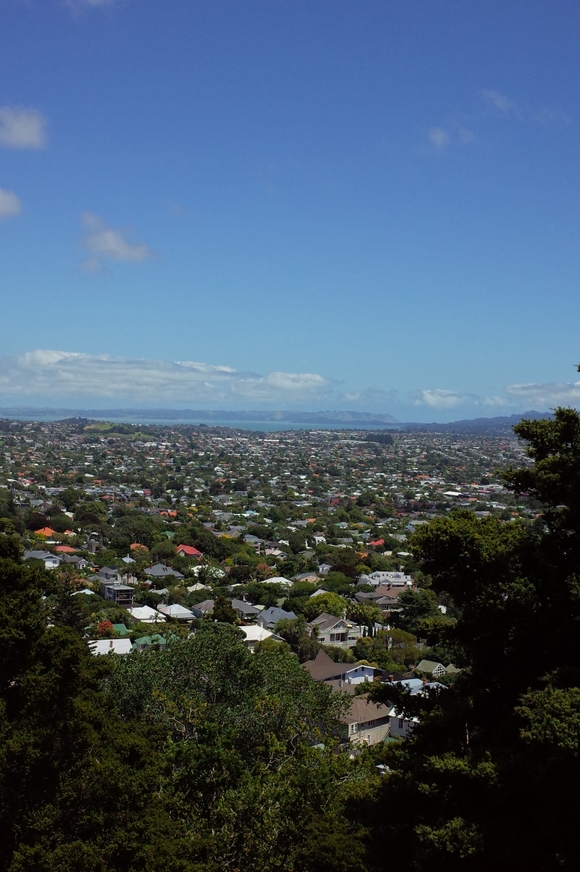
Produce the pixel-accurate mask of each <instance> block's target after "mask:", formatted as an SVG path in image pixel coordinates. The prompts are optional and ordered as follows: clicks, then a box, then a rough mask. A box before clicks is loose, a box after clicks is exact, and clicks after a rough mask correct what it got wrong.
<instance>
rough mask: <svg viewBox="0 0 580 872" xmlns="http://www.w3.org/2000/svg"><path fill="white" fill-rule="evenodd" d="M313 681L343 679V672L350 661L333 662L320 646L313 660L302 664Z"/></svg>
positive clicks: (349, 664)
mask: <svg viewBox="0 0 580 872" xmlns="http://www.w3.org/2000/svg"><path fill="white" fill-rule="evenodd" d="M302 665H303V666H304V668H305V669H306V671H307V672H309V673H310V676H311V678H312V679H313V680H314V681H343V680H344V673H345V671H346V669H347V667H348V666H352V664H351V663H335V661H334V660H333V659H332V658H331V657H329V656H328V654H327V653H326V651H325V650H324V649H323V648H321V649H320V651H319V652H318V654H317V655H316V657H315V659H314V660H307V661H306V662H305V663H303V664H302Z"/></svg>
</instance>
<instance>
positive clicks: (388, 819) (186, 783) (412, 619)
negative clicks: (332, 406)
mask: <svg viewBox="0 0 580 872" xmlns="http://www.w3.org/2000/svg"><path fill="white" fill-rule="evenodd" d="M578 433H580V418H578V416H577V415H576V413H575V412H572V411H571V410H558V412H557V414H556V419H554V417H553V416H552V417H548V418H545V419H543V420H533V421H524V422H522V423H521V424H519V425H518V426H517V427H516V431H515V432H514V430H513V429H512V428H508V427H504V428H503V429H502V428H499V429H498V430H496V431H491V430H490V431H485V432H482V431H481V430H480V431H479V432H469V431H468V430H463V431H460V430H457V431H453V430H452V429H450V428H447V429H446V428H441V430H437V429H435V428H434V427H429V428H423V429H422V428H420V427H415V428H411V427H407V428H403V427H401V428H399V429H396V428H391V429H378V430H369V429H361V430H355V429H348V430H346V429H335V430H333V429H302V430H281V431H274V432H259V431H250V430H243V429H237V428H233V427H222V426H214V425H213V424H212V425H211V426H203V425H195V426H194V425H190V424H179V425H175V426H165V425H161V424H154V425H149V424H148V425H145V424H125V423H118V422H117V423H107V422H103V421H96V420H90V419H79V418H71V419H66V420H62V421H53V422H39V421H15V420H9V419H3V420H0V449H1V450H0V570H1V572H0V576H1V579H2V585H3V587H2V591H1V596H0V619H1V620H0V628H1V629H0V634H3V635H1V639H2V640H4V641H3V643H2V644H3V645H4V649H3V650H4V651H5V656H3V659H2V670H3V671H2V674H1V675H0V683H1V685H2V693H3V699H4V702H3V705H4V706H5V708H4V709H3V710H2V711H3V712H5V715H4V714H3V717H4V721H2V723H3V725H4V726H3V727H2V729H4V731H5V733H4V735H5V741H4V745H3V747H4V751H3V754H4V757H2V758H1V759H0V776H1V777H0V790H1V791H2V792H3V796H5V798H6V799H5V802H4V803H3V809H4V811H3V812H2V813H3V814H4V819H3V821H4V823H2V821H0V824H2V825H3V826H4V827H5V830H6V832H8V831H10V832H14V833H17V834H18V835H17V839H16V841H15V842H13V843H10V844H8V842H7V843H6V845H5V847H4V848H2V849H0V854H2V851H3V852H4V853H3V854H2V856H3V857H4V860H3V862H4V864H5V865H4V867H3V868H7V869H10V870H19V872H20V870H29V869H30V870H32V869H46V870H55V872H56V870H60V869H63V868H75V869H76V868H81V867H80V866H78V865H73V866H70V867H69V865H68V863H69V860H68V859H67V858H70V857H74V858H75V863H76V862H77V860H78V857H83V858H85V860H86V865H85V866H84V868H86V869H89V870H92V869H95V870H97V869H107V868H124V869H128V870H146V869H157V868H161V866H160V863H161V860H160V859H159V858H162V859H163V858H165V859H163V862H162V865H163V867H164V868H166V869H167V870H175V872H181V870H192V872H193V870H215V872H218V870H222V869H231V870H232V872H234V870H239V869H248V870H249V869H252V870H263V872H266V870H269V869H280V870H288V872H300V870H302V872H330V870H336V869H338V870H344V872H367V870H383V869H387V868H390V866H389V863H388V862H387V859H385V857H384V856H383V845H386V844H387V843H388V844H389V845H392V846H393V848H392V849H393V856H394V857H398V858H403V859H404V858H405V857H414V858H415V859H414V860H413V863H415V861H416V865H413V866H409V868H417V869H423V868H425V869H427V868H433V869H438V868H444V867H445V868H458V869H462V868H469V869H471V868H473V869H474V870H475V869H478V868H479V867H477V865H474V866H473V867H472V866H470V865H469V864H463V859H464V858H465V857H471V856H472V855H473V856H474V857H477V856H479V854H478V852H479V851H480V846H481V845H482V844H484V842H483V841H482V839H484V836H483V835H481V833H484V834H485V840H486V841H485V844H486V845H489V846H490V847H489V848H486V849H485V850H486V851H487V852H488V855H489V856H492V857H493V856H495V852H496V847H495V845H496V842H495V841H494V839H495V838H496V834H497V833H498V832H501V833H502V837H501V838H502V840H503V842H501V844H503V845H504V846H506V845H507V846H508V848H509V845H510V844H511V843H512V841H514V844H515V845H516V848H514V850H516V849H517V852H521V851H522V845H523V844H524V842H523V841H521V840H519V836H518V835H517V834H518V832H521V833H522V838H523V834H525V832H527V826H523V827H522V828H521V830H517V828H516V830H514V829H513V828H504V827H503V823H502V821H505V820H507V819H508V817H509V815H508V808H509V809H511V807H512V806H511V804H510V801H509V795H510V794H509V792H506V791H504V790H503V788H501V790H500V788H499V787H497V785H500V784H501V783H502V782H501V779H502V778H503V779H506V780H507V782H509V783H510V784H512V787H510V790H513V791H515V792H516V793H517V795H518V803H520V805H521V807H522V808H526V809H527V811H526V814H534V813H535V812H534V811H533V809H535V808H536V806H535V804H534V802H535V801H534V793H533V790H531V789H527V788H526V786H525V785H526V778H528V776H529V773H530V772H531V771H532V770H531V769H530V768H529V763H526V762H525V761H526V760H527V759H528V758H527V757H526V756H525V755H526V754H527V753H528V752H527V750H526V751H525V752H524V751H523V750H522V748H523V747H524V746H525V747H526V748H527V747H528V745H530V743H531V745H530V754H531V755H532V756H533V754H534V750H533V743H534V742H542V741H547V742H549V741H552V740H551V739H543V738H542V736H544V735H545V731H546V730H548V732H549V731H550V730H551V729H556V727H555V726H553V725H552V726H550V727H547V726H545V724H544V721H542V720H541V718H542V717H543V715H542V716H541V717H540V716H539V715H538V714H537V712H536V708H535V706H536V707H537V706H539V707H540V708H541V710H542V711H545V708H546V706H548V707H549V708H554V710H555V711H557V710H558V706H564V707H565V706H566V705H568V702H566V703H563V702H562V701H561V700H560V699H559V697H558V696H557V694H558V693H560V692H564V691H560V689H558V688H559V687H560V685H562V684H563V685H566V682H567V681H570V680H571V679H570V678H569V670H570V669H575V668H576V666H575V661H574V658H573V657H572V656H571V655H570V656H568V655H567V654H564V653H562V650H561V649H562V646H564V647H566V646H573V644H574V642H573V640H574V639H575V638H576V636H575V635H574V631H573V627H572V625H573V624H574V621H575V620H576V618H575V617H574V615H575V611H574V609H575V608H576V607H575V606H570V605H569V603H570V602H572V600H574V602H576V599H577V598H578V595H577V587H578V584H577V581H574V578H575V576H574V575H573V573H572V574H571V572H572V570H571V569H570V567H571V566H574V565H576V564H575V560H576V558H575V557H574V554H575V550H574V549H575V547H576V546H575V545H574V542H575V539H574V536H575V533H574V532H573V531H574V530H577V528H578V525H577V516H576V514H574V512H575V511H576V509H575V508H574V506H575V502H574V500H575V499H576V497H575V496H574V494H575V490H574V488H575V486H576V485H575V484H574V482H575V481H576V480H577V475H576V473H575V472H574V470H575V466H574V464H575V463H576V461H575V460H574V459H573V458H572V459H571V457H572V455H571V454H570V452H572V453H573V451H575V450H576V448H575V447H574V446H576V445H577V443H579V444H580V441H579V440H580V437H579V436H578ZM530 445H531V448H530ZM571 446H572V447H571ZM550 464H551V465H550ZM571 494H572V496H571ZM570 507H572V508H570ZM578 517H580V512H579V513H578ZM571 531H572V532H571ZM560 563H561V564H562V566H561V567H560ZM558 567H560V568H558ZM558 573H559V574H558ZM560 576H561V578H562V580H561V581H560V580H558V579H559V578H560ZM546 579H547V580H548V581H546ZM549 579H552V581H549ZM555 591H559V593H555ZM574 598H576V599H574ZM570 622H572V623H570ZM550 626H551V627H552V628H553V627H554V626H557V628H558V631H557V632H554V631H553V629H552V630H549V629H548V627H550ZM574 626H575V624H574ZM560 628H561V632H560ZM539 643H541V647H540V648H538V644H539ZM571 650H572V649H571ZM539 651H541V652H544V653H541V656H540V654H539V653H538V652H539ZM531 653H533V655H534V656H533V657H532V656H529V655H531ZM536 660H537V662H536ZM562 661H566V663H565V671H564V672H563V673H562V678H561V679H560V678H558V675H560V673H559V672H558V669H559V668H560V667H558V666H557V664H558V663H561V662H562ZM550 670H551V671H550ZM566 670H567V671H566ZM566 676H568V677H566ZM550 682H552V684H551V683H550ZM566 692H567V691H566ZM542 694H548V695H550V694H551V696H550V699H549V700H548V701H547V702H546V701H543V702H541V700H543V697H542ZM554 694H556V696H554ZM539 701H540V702H541V704H540V702H539ZM570 704H571V703H570ZM566 711H568V709H566ZM538 717H540V720H538ZM514 718H516V722H517V724H519V723H520V721H521V725H520V726H516V727H514V720H513V719H514ZM517 719H520V720H519V721H518V720H517ZM526 725H527V726H526ZM526 730H527V732H526ZM542 731H544V732H542ZM558 735H559V734H558ZM568 735H569V734H568V733H566V736H568ZM570 735H571V734H570ZM558 741H559V740H558ZM562 741H563V742H569V739H568V738H566V739H562ZM510 743H511V744H510ZM518 743H519V744H518ZM522 743H524V744H523V745H522ZM526 743H527V744H526ZM563 747H564V746H563ZM565 747H568V745H566V746H565ZM570 747H571V746H570ZM510 748H512V749H513V748H515V749H516V751H512V750H510ZM518 755H519V756H518ZM59 761H60V762H59ZM558 777H559V776H558ZM510 779H511V781H510ZM450 782H451V783H453V784H455V785H456V786H455V787H454V789H453V791H451V792H449V790H448V785H449V783H450ZM457 785H459V787H457ZM496 789H497V791H499V792H498V794H497V795H498V797H500V799H501V802H500V801H499V800H498V805H497V806H494V805H493V803H491V804H490V803H488V802H487V799H486V798H485V797H486V796H487V795H488V794H493V791H494V790H496ZM462 791H465V796H466V797H469V800H468V801H467V800H466V802H465V803H463V800H462V796H463V793H462ZM494 795H495V794H494ZM431 796H432V797H434V798H435V800H436V801H435V804H433V802H431V801H430V799H429V797H431ZM505 797H508V799H505V802H504V798H505ZM385 803H386V804H387V808H388V813H387V814H386V815H385ZM469 803H471V805H469ZM502 803H504V804H503V805H502ZM505 803H507V805H506V804H505ZM526 803H527V805H526ZM119 821H121V823H119ZM473 821H478V823H473ZM479 821H483V823H479ZM556 829H557V827H556ZM556 829H555V830H554V832H556ZM558 831H559V830H558ZM434 833H435V835H433V834H434ZM39 834H40V835H39ZM128 834H129V835H128ZM397 839H400V842H398V841H397ZM510 840H511V841H510ZM81 842H82V844H83V846H82V850H81V848H80V847H79V845H80V843H81ZM516 843H517V844H516ZM498 844H499V843H498ZM508 848H506V850H508ZM481 850H483V849H481ZM497 850H499V848H498V849H497ZM502 850H503V849H502ZM509 850H511V848H509ZM27 851H32V852H33V853H32V854H27ZM34 852H36V853H34ZM462 852H463V853H462ZM387 853H388V852H387ZM153 856H154V857H155V858H156V859H155V860H152V859H151V857H153ZM482 856H483V855H482ZM486 856H487V855H486ZM422 857H424V858H425V859H424V861H423V860H422V859H421V858H422ZM450 857H451V859H452V860H453V863H456V865H453V863H452V864H451V865H447V864H448V863H449V858H450ZM35 858H36V859H35ZM38 858H40V859H38ZM417 858H418V859H417ZM433 858H435V859H434V860H433ZM85 860H83V863H84V862H85ZM432 861H433V862H434V863H435V865H431V864H432ZM456 861H457V862H456ZM439 862H441V864H442V865H441V866H439V865H437V864H438V863H439ZM11 864H12V865H11ZM422 864H423V865H422ZM498 868H499V866H498ZM538 868H540V867H538ZM542 868H544V867H542ZM545 868H550V864H549V863H548V865H547V866H546V867H545Z"/></svg>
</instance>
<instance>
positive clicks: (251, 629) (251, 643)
mask: <svg viewBox="0 0 580 872" xmlns="http://www.w3.org/2000/svg"><path fill="white" fill-rule="evenodd" d="M239 629H240V630H241V631H242V633H243V634H244V636H245V638H244V640H243V642H244V645H245V646H246V648H249V649H250V651H251V652H252V654H253V653H254V648H255V647H256V645H257V643H258V642H264V641H265V640H266V639H271V640H272V642H283V641H284V639H282V637H281V636H278V635H276V633H271V632H270V630H266V628H265V627H260V626H259V625H258V624H250V626H248V627H240V628H239Z"/></svg>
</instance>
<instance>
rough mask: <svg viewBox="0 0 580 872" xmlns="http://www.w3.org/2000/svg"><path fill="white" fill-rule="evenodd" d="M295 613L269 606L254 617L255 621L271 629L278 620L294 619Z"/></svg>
mask: <svg viewBox="0 0 580 872" xmlns="http://www.w3.org/2000/svg"><path fill="white" fill-rule="evenodd" d="M295 618H296V615H295V614H294V612H286V611H284V609H279V608H277V607H276V606H271V607H270V608H269V609H264V611H263V612H261V613H260V614H259V615H258V617H257V618H256V623H257V624H259V625H260V626H261V627H265V628H266V630H273V629H274V627H275V626H276V624H277V623H278V621H290V620H294V619H295Z"/></svg>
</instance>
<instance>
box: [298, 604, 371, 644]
mask: <svg viewBox="0 0 580 872" xmlns="http://www.w3.org/2000/svg"><path fill="white" fill-rule="evenodd" d="M308 626H309V627H310V629H311V630H313V631H316V632H317V636H316V638H317V639H318V641H319V642H320V643H321V644H322V645H338V646H339V647H340V648H353V647H354V645H356V643H357V642H358V640H359V639H360V636H361V629H360V627H359V626H358V624H354V623H352V621H347V620H346V618H337V617H336V615H329V614H328V613H327V612H322V614H321V615H318V617H317V618H314V620H313V621H310V623H309V624H308Z"/></svg>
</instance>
